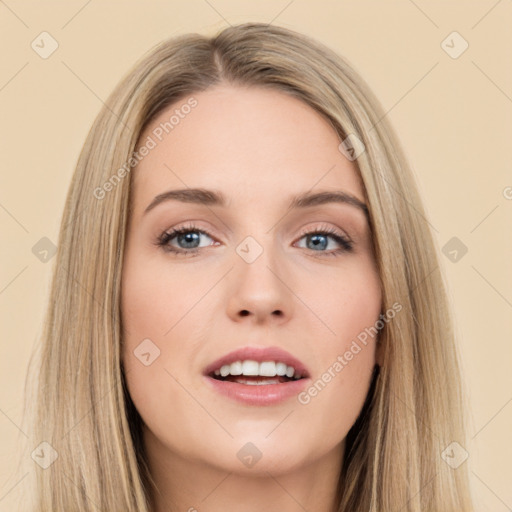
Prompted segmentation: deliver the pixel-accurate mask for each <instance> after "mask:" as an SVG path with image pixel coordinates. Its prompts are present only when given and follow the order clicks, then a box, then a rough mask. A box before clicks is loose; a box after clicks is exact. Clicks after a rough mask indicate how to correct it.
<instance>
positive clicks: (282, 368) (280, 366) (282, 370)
mask: <svg viewBox="0 0 512 512" xmlns="http://www.w3.org/2000/svg"><path fill="white" fill-rule="evenodd" d="M276 374H277V375H286V365H285V364H284V363H276Z"/></svg>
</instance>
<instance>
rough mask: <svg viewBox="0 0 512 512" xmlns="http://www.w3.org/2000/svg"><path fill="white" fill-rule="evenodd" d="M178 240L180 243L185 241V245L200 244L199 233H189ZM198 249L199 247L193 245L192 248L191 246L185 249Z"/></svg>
mask: <svg viewBox="0 0 512 512" xmlns="http://www.w3.org/2000/svg"><path fill="white" fill-rule="evenodd" d="M177 240H178V243H179V242H180V241H183V240H184V242H185V244H189V243H192V244H193V243H194V242H199V235H198V233H197V232H194V231H189V232H188V233H184V234H181V235H178V238H177ZM196 247H197V245H193V246H192V247H190V246H187V247H184V249H194V248H196Z"/></svg>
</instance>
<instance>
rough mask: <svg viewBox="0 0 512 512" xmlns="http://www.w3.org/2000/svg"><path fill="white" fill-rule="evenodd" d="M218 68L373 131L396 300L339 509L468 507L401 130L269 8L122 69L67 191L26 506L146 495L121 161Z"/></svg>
mask: <svg viewBox="0 0 512 512" xmlns="http://www.w3.org/2000/svg"><path fill="white" fill-rule="evenodd" d="M221 81H222V82H227V83H231V84H234V85H245V86H252V85H254V86H261V87H270V88H273V89H276V90H279V91H281V92H284V93H287V94H291V95H293V96H294V97H296V98H298V99H300V100H302V101H304V102H305V103H306V104H308V105H309V106H310V107H312V108H314V109H315V110H316V111H318V112H320V113H321V114H322V115H324V116H325V118H326V119H328V120H329V121H330V122H331V123H332V126H333V128H334V129H335V130H336V131H337V132H338V134H339V137H340V141H342V140H344V139H345V138H346V137H347V136H348V135H350V134H355V135H356V136H357V137H358V138H359V139H360V140H361V141H362V142H363V144H364V147H365V150H364V151H363V152H362V153H361V154H360V155H359V156H358V158H357V159H356V160H355V161H354V163H356V164H357V167H358V169H359V171H360V175H361V178H362V181H363V183H364V188H365V194H366V200H367V202H368V208H369V217H370V226H371V230H372V234H373V241H374V247H375V254H376V259H377V265H378V270H379V276H380V280H381V284H382V290H383V304H382V308H383V310H387V309H389V308H390V307H391V305H392V304H393V303H395V302H399V303H400V304H401V305H402V311H401V313H400V314H399V315H397V316H396V317H395V318H394V319H393V321H391V322H388V323H386V325H385V327H384V328H383V329H382V330H381V332H380V335H379V343H381V344H382V347H383V350H384V359H383V364H382V367H381V368H380V372H379V373H378V374H377V376H376V378H375V379H374V383H373V385H372V388H371V393H369V396H368V399H367V402H366V403H365V405H364V408H363V411H362V412H361V415H360V417H359V419H358V421H357V423H356V425H354V427H353V428H352V429H351V431H350V433H349V436H348V437H347V446H346V450H345V456H344V460H343V461H342V475H341V478H340V482H339V487H338V490H337V491H338V501H339V504H338V510H339V511H350V512H363V511H364V512H368V511H371V512H390V511H396V510H401V511H402V512H418V511H440V510H443V511H444V512H450V511H453V512H455V511H457V512H460V511H471V510H473V509H472V505H471V499H470V493H469V486H468V478H467V469H466V466H467V464H462V465H461V466H460V467H458V468H457V469H454V468H452V467H450V465H449V464H447V463H446V462H445V461H444V460H443V457H442V456H441V453H442V452H443V450H444V449H445V448H447V447H448V446H449V445H450V443H452V442H453V441H456V442H458V443H459V444H460V445H461V446H465V437H464V430H463V401H462V396H461V384H460V377H459V366H458V360H457V359H458V356H457V351H456V348H455V342H454V332H453V329H452V327H451V325H452V324H451V317H450V313H449V308H448V303H447V296H446V292H445V284H444V280H443V277H442V274H441V272H440V269H439V265H440V263H439V261H438V252H437V249H436V246H435V244H434V241H433V239H432V235H431V232H430V228H429V226H428V222H427V221H426V215H425V212H424V210H423V207H422V203H421V200H420V197H419V195H418V192H417V189H416V185H415V183H414V179H413V174H412V172H411V170H410V168H409V166H408V164H407V162H406V158H405V157H404V154H403V152H402V149H401V148H400V144H399V142H398V140H397V137H396V135H395V134H394V132H393V130H392V128H391V126H390V124H389V123H388V121H387V118H386V116H385V112H384V111H383V109H382V107H381V106H380V104H379V102H378V100H377V99H376V98H375V97H374V95H373V94H372V92H371V91H370V89H369V88H368V86H367V85H366V83H365V82H364V81H363V80H362V78H361V77H360V76H358V74H357V73H356V72H355V71H354V69H353V68H352V67H351V66H350V65H349V64H348V63H347V61H346V60H344V59H343V58H342V57H340V56H338V55H337V54H336V53H334V52H333V51H332V50H330V49H329V48H327V47H325V46H324V45H322V44H320V43H318V42H317V41H314V40H312V39H310V38H308V37H306V36H304V35H301V34H299V33H296V32H294V31H291V30H289V29H285V28H281V27H277V26H272V25H270V26H269V25H266V24H260V23H246V24H241V25H237V26H232V27H229V28H227V29H225V30H223V31H221V32H220V33H219V34H217V35H215V36H213V37H206V36H202V35H199V34H187V35H182V36H180V37H175V38H172V39H169V40H167V41H164V42H163V43H161V44H159V45H158V46H157V47H156V48H154V49H153V50H151V51H150V52H149V53H148V54H147V55H145V56H144V57H143V58H142V59H141V60H140V61H139V62H138V63H137V64H136V65H135V67H134V68H133V69H132V70H131V71H130V73H128V74H127V75H126V76H125V77H124V79H123V80H122V81H121V82H120V84H119V85H118V86H117V87H116V89H115V90H114V91H113V92H112V94H111V95H110V97H109V99H108V100H107V102H106V104H105V106H104V108H103V109H102V110H101V112H100V113H99V115H98V117H97V118H96V120H95V121H94V124H93V126H92V128H91V130H90V132H89V135H88V137H87V140H86V142H85V145H84V147H83V150H82V152H81V154H80V157H79V160H78V163H77V166H76V170H75V173H74V175H73V178H72V182H71V185H70V188H69V192H68V196H67V199H66V204H65V209H64V213H63V219H62V224H61V228H60V234H59V243H58V251H57V255H56V257H55V258H54V268H53V277H52V283H51V290H50V299H49V304H48V309H47V313H46V317H45V323H44V328H43V332H42V334H41V344H40V345H41V346H40V353H38V354H37V357H36V353H34V354H33V356H32V358H31V363H30V366H32V367H33V370H30V371H29V374H30V375H34V378H33V382H32V384H31V385H30V386H29V385H28V384H27V390H26V402H25V414H26V415H28V416H29V417H30V425H31V430H30V439H31V443H32V445H31V446H32V449H33V448H34V447H35V446H37V445H38V444H39V443H40V442H43V441H45V442H47V443H49V444H50V445H51V447H52V448H53V449H54V450H55V451H56V453H57V454H58V458H57V460H56V461H55V462H54V463H53V464H51V465H50V466H49V467H48V468H47V469H42V468H40V467H36V466H35V465H34V468H32V469H31V474H32V475H33V476H34V478H33V487H34V489H33V490H32V491H31V496H32V498H33V503H32V506H33V508H32V510H37V511H53V512H56V511H65V512H69V511H71V510H73V511H77V512H85V511H88V510H108V511H112V512H113V511H123V512H148V511H150V510H151V492H152V489H151V485H152V479H151V475H150V474H149V472H148V469H147V464H146V460H145V454H144V447H143V444H142V442H141V436H140V431H141V428H140V427H141V418H140V417H139V415H138V413H137V411H136V410H135V407H134V406H133V403H132V402H131V399H130V397H129V395H128V393H127V391H126V385H125V374H124V370H123V367H122V363H121V357H120V354H121V343H122V336H121V332H122V324H121V321H122V317H121V311H120V288H121V269H122V262H123V248H124V241H125V232H126V226H127V222H128V220H129V214H130V187H131V182H132V179H131V178H132V176H131V174H132V173H130V169H131V167H130V166H128V167H127V166H126V162H129V161H130V158H132V157H133V154H134V151H135V149H136V147H137V142H138V139H139V137H140V134H141V133H142V131H143V129H144V128H145V127H146V126H147V125H148V123H149V122H150V121H151V120H152V119H154V117H155V116H156V115H157V114H158V113H160V112H161V111H162V109H164V108H166V107H167V106H169V105H171V104H173V103H175V102H177V101H179V100H183V99H186V98H187V97H189V96H190V95H192V94H194V93H197V92H198V91H202V90H205V89H207V88H208V87H210V86H212V85H214V84H216V83H219V82H221ZM132 163H133V162H132ZM130 165H131V164H130ZM123 168H124V170H125V172H119V170H120V169H123ZM121 175H122V176H121ZM114 178H115V179H114ZM107 182H108V183H110V185H109V186H107V187H106V188H105V186H104V184H106V183H107ZM100 189H101V190H102V191H103V192H101V193H100V192H98V191H99V190H100ZM32 409H33V414H29V413H31V412H32ZM30 462H31V463H32V461H30Z"/></svg>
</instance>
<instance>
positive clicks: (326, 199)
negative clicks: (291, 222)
mask: <svg viewBox="0 0 512 512" xmlns="http://www.w3.org/2000/svg"><path fill="white" fill-rule="evenodd" d="M166 201H180V202H182V203H193V204H201V205H205V206H221V207H226V205H227V200H226V197H225V196H224V194H222V192H219V191H214V190H207V189H204V188H186V189H180V190H168V191H167V192H163V193H162V194H158V195H157V196H156V197H155V198H154V199H153V200H152V201H151V203H150V204H149V205H148V207H147V208H146V209H145V210H144V215H145V214H146V213H148V212H149V211H150V210H152V209H153V208H155V207H156V206H157V205H159V204H161V203H163V202H166ZM328 203H342V204H347V205H349V206H354V207H355V208H358V209H360V210H362V211H363V213H364V214H365V215H366V216H368V207H367V206H366V204H365V203H363V202H362V201H361V200H360V199H358V198H357V197H355V196H354V195H352V194H349V193H348V192H344V191H323V192H315V193H312V192H304V193H302V194H299V195H297V196H294V197H292V200H291V202H290V206H289V209H297V208H310V207H312V206H319V205H323V204H328Z"/></svg>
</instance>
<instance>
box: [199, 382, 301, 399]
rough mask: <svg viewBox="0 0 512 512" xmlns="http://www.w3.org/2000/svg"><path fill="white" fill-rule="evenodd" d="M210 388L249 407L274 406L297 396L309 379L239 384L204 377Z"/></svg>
mask: <svg viewBox="0 0 512 512" xmlns="http://www.w3.org/2000/svg"><path fill="white" fill-rule="evenodd" d="M204 378H205V379H206V381H207V382H208V384H209V385H210V386H212V387H213V389H214V390H215V391H217V392H218V393H220V394H221V395H224V396H227V397H228V398H231V399H232V400H235V401H237V402H240V403H243V404H247V405H274V404H279V403H281V402H284V401H285V400H288V399H290V398H291V397H293V396H297V395H298V394H299V393H300V392H301V391H302V390H303V389H304V388H305V386H306V383H307V381H309V379H308V378H306V377H305V378H302V379H298V380H293V381H290V382H282V383H279V384H259V385H249V384H239V383H237V382H229V381H224V380H217V379H214V378H213V377H209V376H207V375H205V376H204Z"/></svg>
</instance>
